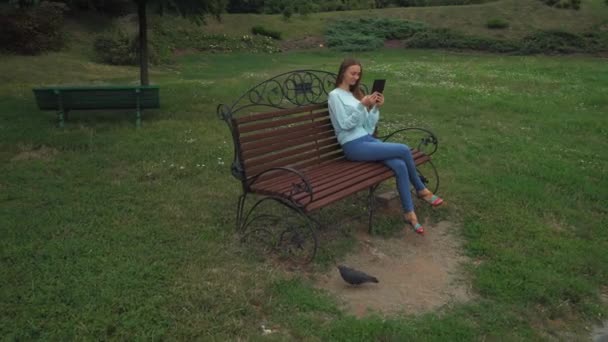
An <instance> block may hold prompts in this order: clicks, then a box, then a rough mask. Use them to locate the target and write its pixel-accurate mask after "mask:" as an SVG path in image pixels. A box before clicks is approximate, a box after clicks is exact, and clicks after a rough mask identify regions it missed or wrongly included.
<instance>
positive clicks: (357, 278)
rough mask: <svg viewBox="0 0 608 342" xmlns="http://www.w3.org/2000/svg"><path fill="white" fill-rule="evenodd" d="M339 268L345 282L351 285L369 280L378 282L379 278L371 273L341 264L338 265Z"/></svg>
mask: <svg viewBox="0 0 608 342" xmlns="http://www.w3.org/2000/svg"><path fill="white" fill-rule="evenodd" d="M338 269H339V270H340V275H341V276H342V279H344V281H345V282H347V283H349V284H351V285H361V284H363V283H368V282H371V283H377V282H378V278H376V277H373V276H371V275H369V274H366V273H363V272H361V271H357V270H355V269H352V268H350V267H346V266H343V265H340V266H338Z"/></svg>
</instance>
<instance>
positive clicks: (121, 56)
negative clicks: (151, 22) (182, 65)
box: [93, 27, 158, 65]
mask: <svg viewBox="0 0 608 342" xmlns="http://www.w3.org/2000/svg"><path fill="white" fill-rule="evenodd" d="M138 45H139V41H138V40H137V36H135V35H133V34H129V33H127V32H126V31H124V30H122V29H120V28H117V27H115V28H112V29H110V30H108V31H106V32H104V33H102V34H100V35H99V36H98V37H97V38H95V41H94V42H93V50H94V51H95V54H96V56H97V57H98V59H99V61H101V62H103V63H106V64H112V65H136V64H137V63H138V62H139V55H138V51H139V47H138ZM154 56H156V54H155V53H154V49H149V50H148V58H149V60H150V62H151V63H157V62H158V60H157V59H155V58H154Z"/></svg>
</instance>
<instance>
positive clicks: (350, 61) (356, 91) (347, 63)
mask: <svg viewBox="0 0 608 342" xmlns="http://www.w3.org/2000/svg"><path fill="white" fill-rule="evenodd" d="M353 65H358V66H359V67H360V68H361V74H360V75H359V79H358V80H357V83H355V84H354V85H352V86H349V88H350V89H349V90H350V92H351V93H353V95H354V96H355V98H356V99H358V100H361V99H362V98H363V91H361V88H360V87H359V83H360V82H361V78H363V67H362V66H361V63H360V62H359V61H358V60H356V59H354V58H345V59H344V60H343V61H342V64H340V69H339V70H338V76H337V77H336V87H339V86H340V85H341V84H342V81H344V73H345V72H346V69H348V68H350V67H351V66H353Z"/></svg>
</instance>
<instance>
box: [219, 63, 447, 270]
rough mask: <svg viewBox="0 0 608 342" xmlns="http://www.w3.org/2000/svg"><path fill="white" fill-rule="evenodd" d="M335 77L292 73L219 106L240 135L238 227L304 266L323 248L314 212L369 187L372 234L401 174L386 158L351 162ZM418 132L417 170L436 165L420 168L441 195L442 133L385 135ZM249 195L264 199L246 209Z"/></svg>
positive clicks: (237, 151) (236, 158) (236, 151)
mask: <svg viewBox="0 0 608 342" xmlns="http://www.w3.org/2000/svg"><path fill="white" fill-rule="evenodd" d="M335 79H336V75H335V74H333V73H329V72H325V71H316V70H297V71H292V72H288V73H284V74H281V75H278V76H276V77H273V78H271V79H269V80H267V81H264V82H262V83H260V84H258V85H256V86H254V87H253V88H251V89H249V90H248V91H247V92H246V93H245V94H243V95H242V96H241V97H240V98H238V99H237V100H236V101H235V102H234V103H233V104H232V105H223V104H220V105H219V106H218V108H217V112H218V115H219V117H220V118H221V119H223V120H224V121H225V122H226V123H227V124H228V127H229V129H230V132H231V134H232V139H233V143H234V160H233V162H232V166H231V168H232V175H233V176H234V177H236V178H237V179H238V180H239V181H241V185H242V194H241V195H240V197H239V200H238V204H237V209H236V227H237V231H238V232H240V233H241V234H242V237H243V240H247V238H249V237H251V235H253V234H255V235H257V236H258V239H262V240H267V243H268V245H269V246H270V247H271V248H272V250H275V251H276V250H278V251H280V253H281V254H285V255H286V256H287V257H289V258H291V259H295V260H296V261H297V262H300V263H306V262H309V261H311V260H312V259H313V258H314V256H315V254H316V251H317V246H318V242H317V233H316V232H317V229H319V228H320V224H319V223H318V222H317V220H315V219H314V218H313V217H312V216H311V215H310V214H311V213H312V212H314V211H316V210H319V209H321V208H324V207H327V206H329V205H330V204H332V203H335V202H337V201H339V200H342V199H344V198H346V197H349V196H352V195H354V194H356V193H358V192H360V191H368V206H369V208H368V215H369V217H368V224H369V230H370V233H371V229H372V217H373V211H374V200H373V195H374V190H375V189H376V188H377V187H378V185H380V183H382V182H383V181H386V180H389V179H391V178H393V177H394V173H393V171H392V170H391V169H390V168H388V167H387V166H385V165H384V164H383V163H380V162H353V161H348V160H346V159H345V157H344V154H343V152H342V149H341V146H340V144H339V143H338V141H337V139H336V135H335V132H334V129H333V126H332V124H331V121H330V118H329V111H328V108H327V95H328V93H329V92H330V91H331V90H333V89H334V88H335V85H334V84H335ZM364 89H365V90H367V87H365V86H364ZM414 131H416V132H418V133H419V134H420V135H421V138H420V140H419V141H418V144H417V146H416V148H414V149H413V150H412V154H413V156H414V159H415V162H416V165H417V167H420V166H422V165H427V166H430V167H428V169H425V171H426V172H425V174H422V172H420V171H421V170H420V169H419V173H420V175H421V178H422V180H423V182H425V183H427V187H428V188H429V189H431V190H432V191H433V192H436V191H437V187H438V185H439V182H438V181H439V180H438V175H437V171H436V169H435V167H434V165H433V164H432V162H431V157H430V155H431V154H433V153H434V152H435V151H436V150H437V138H436V137H435V135H434V134H433V133H431V132H430V131H428V130H424V129H419V128H404V129H400V130H397V131H395V132H392V133H390V134H388V135H386V136H385V137H383V139H384V140H387V139H389V138H394V137H396V136H397V135H399V134H410V133H412V132H414ZM408 145H409V146H412V145H411V144H408ZM424 151H427V152H424ZM249 194H254V195H256V196H255V197H256V198H257V199H258V200H257V201H256V202H255V203H253V205H251V206H249V208H248V209H247V212H245V211H246V210H245V202H246V199H247V197H248V195H249ZM268 202H270V203H272V202H275V203H278V204H279V207H284V208H287V209H289V210H286V211H287V212H289V213H292V214H293V215H286V214H284V213H277V212H276V211H275V212H272V211H264V210H263V209H261V208H262V207H263V205H264V204H265V203H268ZM294 217H295V218H296V219H293V218H294ZM281 222H282V224H281Z"/></svg>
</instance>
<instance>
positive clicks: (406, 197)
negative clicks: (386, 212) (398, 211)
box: [383, 158, 414, 213]
mask: <svg viewBox="0 0 608 342" xmlns="http://www.w3.org/2000/svg"><path fill="white" fill-rule="evenodd" d="M383 163H384V165H386V166H388V167H390V168H391V170H393V172H394V173H395V179H396V181H397V182H396V183H397V191H398V192H399V197H400V198H401V207H402V208H403V212H404V213H407V212H410V211H414V203H413V202H412V194H411V193H410V184H409V182H408V180H409V175H408V170H407V167H406V166H405V161H403V159H401V158H392V159H387V160H384V161H383Z"/></svg>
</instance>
